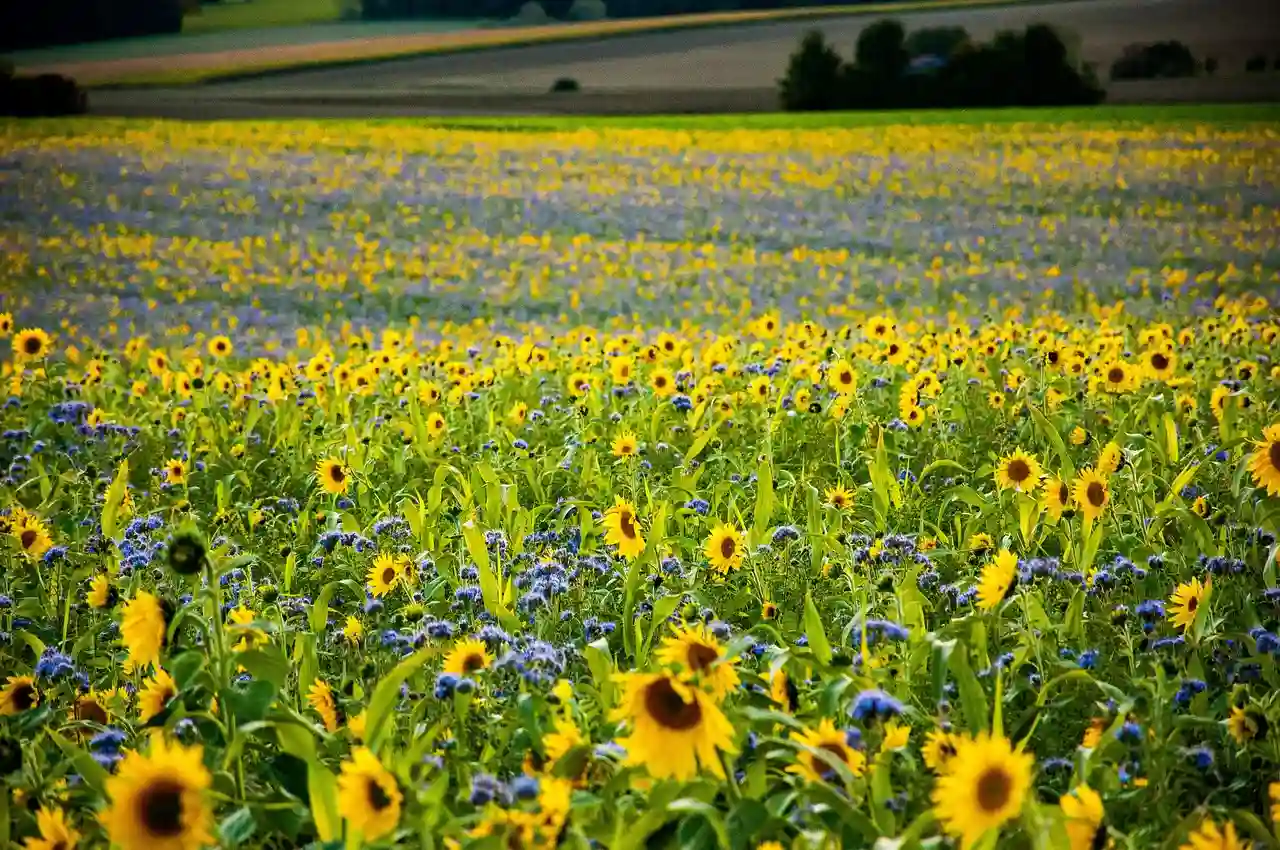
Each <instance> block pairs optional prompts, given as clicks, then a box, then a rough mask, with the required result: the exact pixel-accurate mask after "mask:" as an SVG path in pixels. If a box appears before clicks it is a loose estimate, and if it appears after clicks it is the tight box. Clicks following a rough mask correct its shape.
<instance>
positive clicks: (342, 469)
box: [316, 457, 351, 496]
mask: <svg viewBox="0 0 1280 850" xmlns="http://www.w3.org/2000/svg"><path fill="white" fill-rule="evenodd" d="M316 478H317V479H318V480H319V481H320V489H322V490H324V491H325V492H326V493H332V494H333V495H335V496H339V495H341V494H343V493H345V492H347V488H348V487H350V486H351V475H350V473H349V472H348V471H347V467H346V464H344V463H343V462H342V461H340V460H338V459H337V458H334V457H327V458H324V459H323V460H321V461H319V462H318V463H317V464H316Z"/></svg>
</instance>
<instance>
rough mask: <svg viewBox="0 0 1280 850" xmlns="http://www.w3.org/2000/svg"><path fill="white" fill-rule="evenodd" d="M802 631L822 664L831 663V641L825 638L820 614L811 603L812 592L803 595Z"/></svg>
mask: <svg viewBox="0 0 1280 850" xmlns="http://www.w3.org/2000/svg"><path fill="white" fill-rule="evenodd" d="M804 633H805V635H806V636H807V637H808V638H809V648H810V649H811V650H813V654H814V657H816V658H817V659H818V660H819V661H820V662H822V663H823V664H830V663H831V642H830V641H828V640H827V630H826V629H825V628H823V626H822V616H821V615H820V614H819V613H818V606H816V605H814V604H813V594H812V593H807V592H806V593H805V595H804Z"/></svg>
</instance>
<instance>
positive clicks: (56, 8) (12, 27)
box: [0, 0, 183, 50]
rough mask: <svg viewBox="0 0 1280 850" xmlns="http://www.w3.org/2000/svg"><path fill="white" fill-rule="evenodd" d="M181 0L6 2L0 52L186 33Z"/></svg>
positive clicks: (0, 7)
mask: <svg viewBox="0 0 1280 850" xmlns="http://www.w3.org/2000/svg"><path fill="white" fill-rule="evenodd" d="M182 12H183V3H182V0H38V2H31V0H5V2H2V3H0V50H21V49H28V48H33V47H46V46H48V45H54V44H76V43H78V42H82V41H102V40H104V39H109V38H130V37H134V36H143V35H158V34H161V33H174V32H181V31H182Z"/></svg>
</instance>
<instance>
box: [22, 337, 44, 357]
mask: <svg viewBox="0 0 1280 850" xmlns="http://www.w3.org/2000/svg"><path fill="white" fill-rule="evenodd" d="M43 346H44V343H42V342H41V341H40V337H38V336H29V337H27V338H26V339H25V340H23V341H22V350H23V351H25V352H26V353H27V354H39V353H40V349H41V348H42V347H43Z"/></svg>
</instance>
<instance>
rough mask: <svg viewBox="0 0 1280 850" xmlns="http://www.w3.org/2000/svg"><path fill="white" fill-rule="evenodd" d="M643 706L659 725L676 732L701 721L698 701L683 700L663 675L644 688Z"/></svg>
mask: <svg viewBox="0 0 1280 850" xmlns="http://www.w3.org/2000/svg"><path fill="white" fill-rule="evenodd" d="M644 708H645V712H646V713H647V714H648V715H649V716H650V717H652V718H653V719H654V720H655V721H657V723H658V725H659V726H662V727H664V728H666V729H672V730H675V731H677V732H684V731H686V730H688V729H693V728H694V727H696V726H697V725H698V724H699V723H701V722H702V707H701V706H700V705H698V701H697V700H694V701H693V702H685V699H684V697H682V696H681V695H680V693H679V692H678V691H677V690H676V689H675V688H674V687H673V686H672V684H671V680H669V679H667V678H666V677H665V676H664V677H663V678H661V679H658V680H657V681H656V682H654V683H653V684H652V685H650V686H649V687H648V688H646V689H645V692H644Z"/></svg>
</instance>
